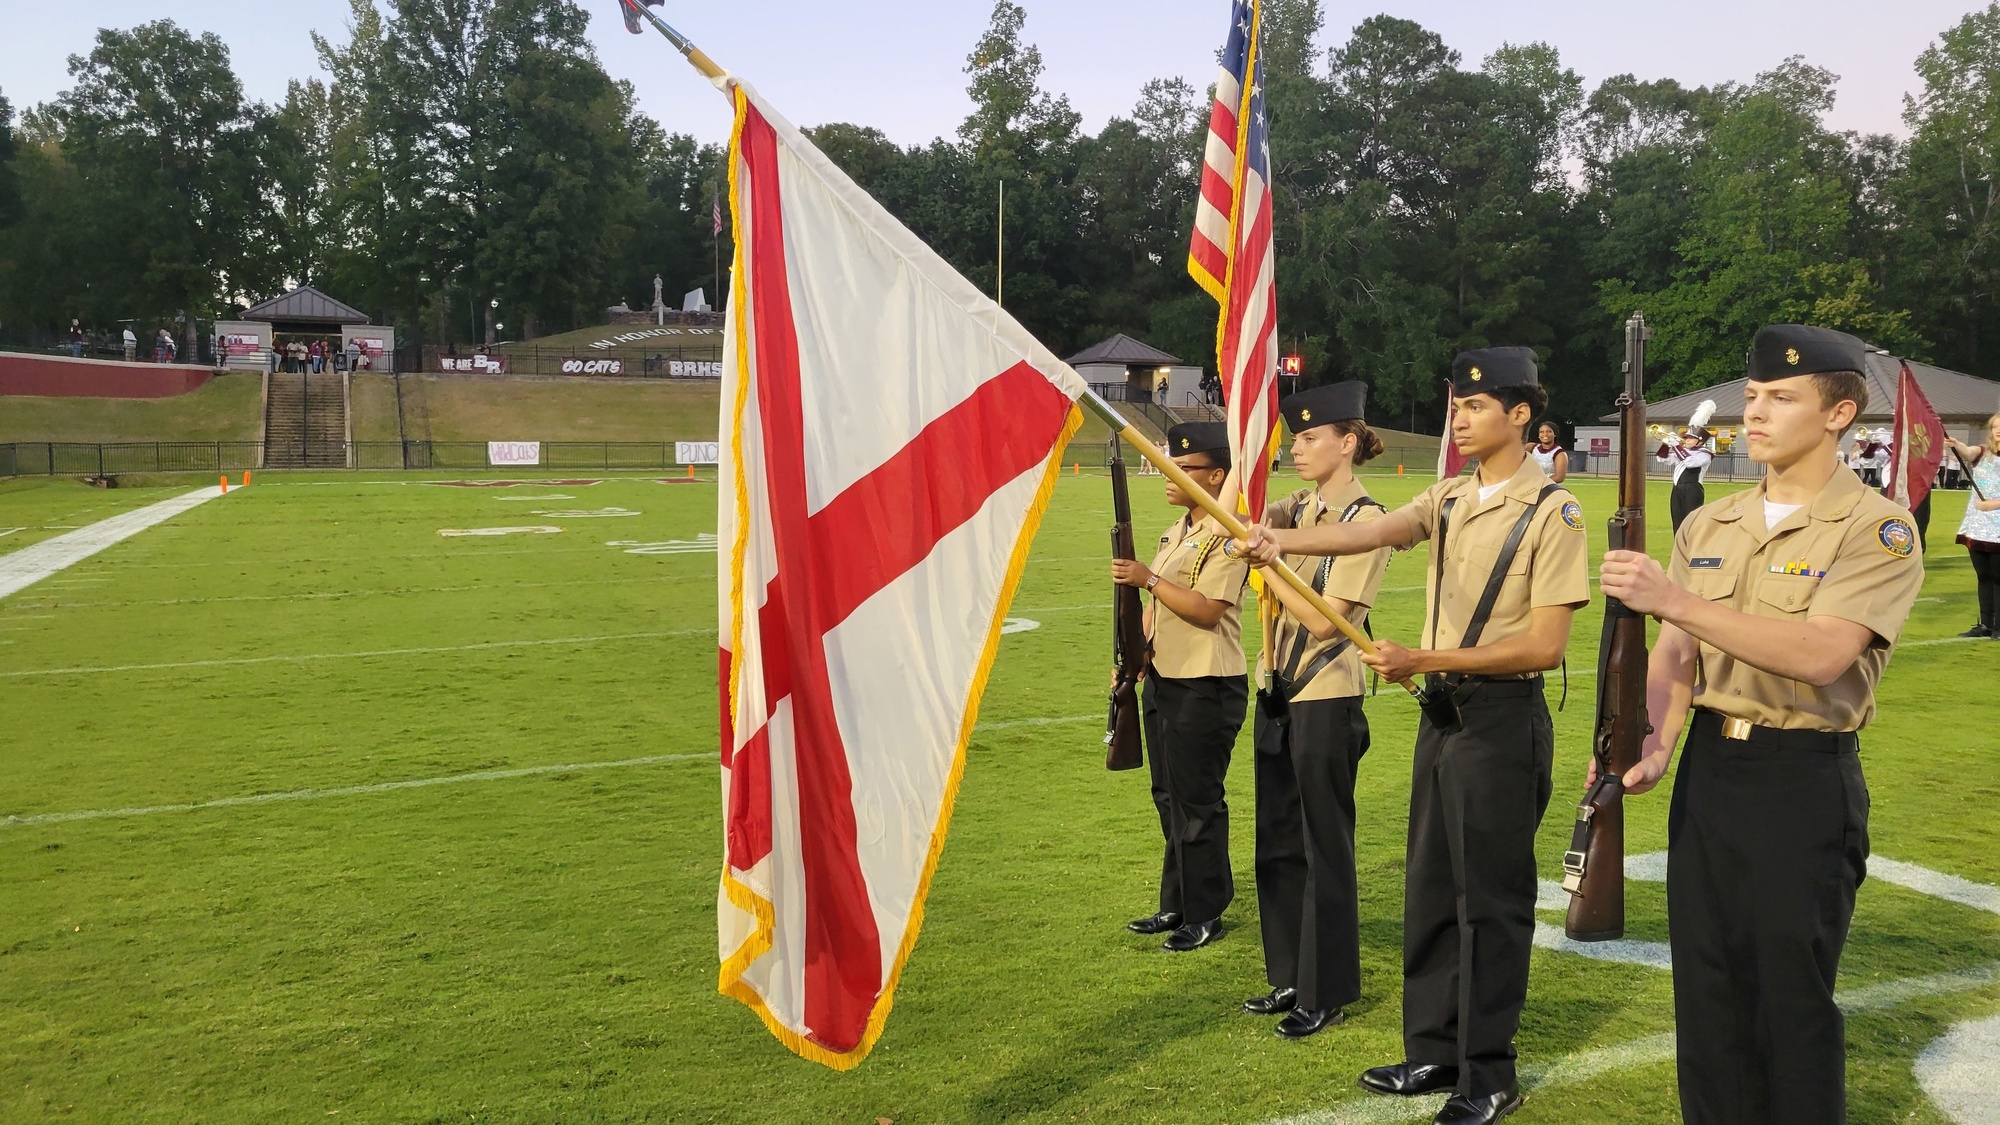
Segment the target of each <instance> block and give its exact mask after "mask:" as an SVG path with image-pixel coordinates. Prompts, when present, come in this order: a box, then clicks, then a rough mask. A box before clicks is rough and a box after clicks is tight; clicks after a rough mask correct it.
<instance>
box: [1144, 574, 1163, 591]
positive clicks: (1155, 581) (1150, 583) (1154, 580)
mask: <svg viewBox="0 0 2000 1125" xmlns="http://www.w3.org/2000/svg"><path fill="white" fill-rule="evenodd" d="M1159 584H1160V576H1159V575H1157V574H1155V575H1153V576H1151V577H1149V578H1147V579H1146V589H1148V590H1151V589H1152V588H1153V587H1155V586H1158V585H1159Z"/></svg>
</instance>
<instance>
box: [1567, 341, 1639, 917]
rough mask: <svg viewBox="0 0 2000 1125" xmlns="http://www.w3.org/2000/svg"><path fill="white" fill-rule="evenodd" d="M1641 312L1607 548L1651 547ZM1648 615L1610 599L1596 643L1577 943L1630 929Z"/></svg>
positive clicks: (1574, 865) (1572, 862)
mask: <svg viewBox="0 0 2000 1125" xmlns="http://www.w3.org/2000/svg"><path fill="white" fill-rule="evenodd" d="M1652 335H1653V333H1652V330H1651V329H1649V328H1647V327H1646V316H1645V314H1644V313H1636V312H1635V313H1633V314H1632V316H1631V319H1629V320H1627V321H1626V322H1625V391H1624V393H1623V394H1621V395H1619V396H1618V442H1619V445H1618V511H1617V512H1616V513H1614V514H1613V515H1612V517H1611V520H1610V526H1609V531H1610V549H1611V550H1614V551H1639V552H1641V553H1643V552H1644V551H1645V550H1646V457H1647V453H1648V452H1649V451H1648V450H1647V448H1646V341H1647V340H1648V339H1650V338H1651V337H1652ZM1646 666H1647V654H1646V618H1645V615H1644V614H1638V613H1634V612H1632V611H1631V610H1630V609H1627V608H1626V607H1625V605H1624V603H1622V602H1620V601H1619V600H1618V599H1616V598H1613V597H1609V596H1607V597H1606V598H1605V599H1604V635H1603V638H1602V639H1601V640H1599V641H1598V644H1597V727H1596V732H1595V734H1594V735H1593V736H1592V740H1591V753H1592V755H1593V756H1594V757H1595V758H1596V760H1597V780H1596V781H1595V782H1593V783H1591V786H1590V788H1589V790H1588V791H1587V792H1585V794H1584V797H1583V803H1582V804H1580V805H1578V806H1577V810H1576V829H1575V831H1574V832H1573V833H1572V834H1571V836H1570V844H1569V851H1568V852H1566V853H1564V855H1563V889H1564V890H1566V891H1568V892H1569V893H1570V900H1569V916H1568V917H1567V918H1566V919H1564V922H1563V929H1564V931H1565V932H1567V933H1568V934H1569V936H1570V937H1572V938H1574V939H1575V940H1577V941H1610V940H1612V939H1614V938H1619V937H1623V936H1624V935H1625V783H1624V777H1625V773H1626V771H1627V770H1630V769H1631V768H1632V767H1633V766H1635V765H1638V764H1639V754H1640V750H1641V743H1643V742H1644V741H1645V739H1646V736H1647V735H1648V734H1650V733H1651V732H1652V729H1653V728H1652V726H1651V724H1650V723H1648V722H1647V720H1646Z"/></svg>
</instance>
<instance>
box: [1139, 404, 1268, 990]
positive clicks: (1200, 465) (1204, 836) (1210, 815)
mask: <svg viewBox="0 0 2000 1125" xmlns="http://www.w3.org/2000/svg"><path fill="white" fill-rule="evenodd" d="M1167 449H1168V453H1169V455H1170V456H1172V457H1173V459H1174V463H1175V464H1177V465H1179V466H1180V467H1181V468H1183V469H1185V470H1187V472H1188V475H1189V476H1191V477H1193V478H1194V479H1195V482H1196V483H1197V484H1199V485H1201V486H1202V487H1203V488H1206V489H1207V490H1208V491H1209V494H1210V495H1214V494H1215V492H1216V491H1217V490H1219V489H1220V488H1221V487H1222V482H1223V480H1224V478H1226V477H1227V476H1228V475H1229V435H1228V432H1227V431H1226V430H1225V429H1224V427H1223V425H1222V423H1220V422H1191V423H1187V424H1184V425H1179V426H1175V427H1173V428H1172V429H1169V430H1168V431H1167ZM1167 503H1169V504H1173V505H1175V506H1177V507H1181V508H1186V509H1188V514H1187V515H1185V516H1183V517H1181V518H1180V519H1179V520H1176V521H1175V522H1174V525H1173V526H1172V527H1169V528H1168V529H1167V530H1166V533H1165V534H1164V535H1161V536H1160V550H1159V553H1158V554H1157V555H1155V556H1154V557H1153V565H1152V566H1150V567H1148V566H1142V565H1140V564H1139V563H1138V562H1136V561H1133V560H1118V561H1114V562H1113V563H1112V564H1111V577H1112V578H1113V579H1115V580H1116V581H1118V582H1121V583H1123V584H1125V585H1127V586H1138V587H1140V588H1141V589H1144V590H1147V591H1150V592H1151V593H1152V595H1153V604H1152V606H1151V607H1150V608H1149V609H1148V612H1147V614H1146V636H1147V639H1148V640H1150V641H1151V642H1152V661H1151V663H1150V665H1149V666H1148V668H1147V671H1146V685H1145V691H1144V693H1143V694H1142V696H1141V700H1140V706H1141V716H1142V719H1143V721H1144V722H1145V724H1146V758H1147V765H1148V766H1150V767H1151V769H1152V774H1153V804H1154V805H1155V806H1156V807H1157V808H1158V809H1159V812H1160V831H1161V832H1162V833H1163V834H1165V836H1166V838H1167V850H1166V859H1165V861H1164V863H1163V865H1162V868H1161V871H1160V909H1159V912H1158V913H1157V914H1153V915H1150V916H1148V917H1145V918H1140V919H1137V920H1135V921H1133V922H1131V923H1129V925H1128V927H1127V928H1129V929H1131V930H1132V931H1133V932H1134V933H1141V934H1156V933H1165V932H1166V931H1169V930H1171V931H1173V932H1172V933H1171V934H1168V936H1167V940H1166V945H1165V946H1164V947H1163V948H1165V949H1167V950H1170V951H1172V952H1176V953H1180V952H1185V951H1187V950H1190V949H1199V948H1201V947H1202V946H1204V945H1207V944H1208V943H1209V942H1212V941H1214V940H1215V939H1216V938H1218V937H1220V936H1222V912H1223V910H1224V909H1225V908H1227V907H1228V906H1229V902H1230V900H1231V899H1232V898H1234V897H1235V896H1236V883H1235V880H1234V876H1232V875H1231V873H1230V870H1229V804H1228V802H1227V801H1226V800H1224V797H1223V788H1222V783H1223V777H1224V776H1225V775H1226V774H1227V773H1228V772H1229V755H1230V751H1231V750H1232V749H1233V748H1234V747H1235V745H1236V734H1237V732H1238V731H1240V730H1242V729H1243V712H1244V710H1245V708H1246V707H1247V705H1248V702H1249V695H1250V689H1249V686H1248V684H1247V683H1246V682H1245V675H1246V673H1247V671H1248V668H1247V667H1246V665H1245V663H1244V660H1243V629H1242V623H1241V619H1240V617H1239V609H1238V606H1239V605H1240V603H1241V602H1242V600H1243V585H1244V582H1245V581H1246V580H1247V579H1248V578H1249V576H1250V564H1249V563H1247V562H1244V561H1242V560H1239V559H1233V558H1230V557H1229V556H1228V555H1227V554H1226V553H1225V552H1224V551H1223V550H1222V548H1223V545H1224V544H1225V543H1227V542H1228V541H1229V537H1228V536H1227V535H1226V534H1224V533H1223V530H1222V528H1221V526H1220V525H1219V524H1217V523H1216V522H1215V521H1214V519H1212V518H1211V517H1209V516H1207V515H1202V514H1200V513H1199V511H1198V509H1197V506H1196V504H1195V502H1194V500H1193V499H1192V498H1191V497H1188V496H1186V495H1183V494H1182V492H1181V490H1180V489H1179V488H1177V487H1175V486H1174V485H1173V484H1172V483H1171V482H1169V483H1168V485H1167Z"/></svg>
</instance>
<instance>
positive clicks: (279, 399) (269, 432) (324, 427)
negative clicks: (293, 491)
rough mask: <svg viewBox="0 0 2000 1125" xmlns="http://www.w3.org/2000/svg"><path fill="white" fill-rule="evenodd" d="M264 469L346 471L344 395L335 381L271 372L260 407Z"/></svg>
mask: <svg viewBox="0 0 2000 1125" xmlns="http://www.w3.org/2000/svg"><path fill="white" fill-rule="evenodd" d="M264 466H265V467H266V468H271V469H341V468H345V467H346V466H347V394H346V391H345V389H344V388H343V386H342V383H341V377H340V376H339V375H336V374H333V373H331V372H327V373H323V374H319V375H307V374H302V373H294V372H285V371H276V372H272V374H271V392H270V396H269V397H268V398H267V399H266V401H265V405H264Z"/></svg>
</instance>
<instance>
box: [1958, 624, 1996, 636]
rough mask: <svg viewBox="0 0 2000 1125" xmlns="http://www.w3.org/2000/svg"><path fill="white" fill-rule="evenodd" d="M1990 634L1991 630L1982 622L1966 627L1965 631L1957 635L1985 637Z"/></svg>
mask: <svg viewBox="0 0 2000 1125" xmlns="http://www.w3.org/2000/svg"><path fill="white" fill-rule="evenodd" d="M1992 635H1993V630H1991V629H1988V628H1987V627H1986V626H1985V624H1984V623H1981V624H1978V625H1974V626H1973V627H1972V628H1970V629H1967V630H1966V631H1965V632H1963V633H1960V634H1959V636H1961V637H1975V638H1985V637H1990V636H1992Z"/></svg>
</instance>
